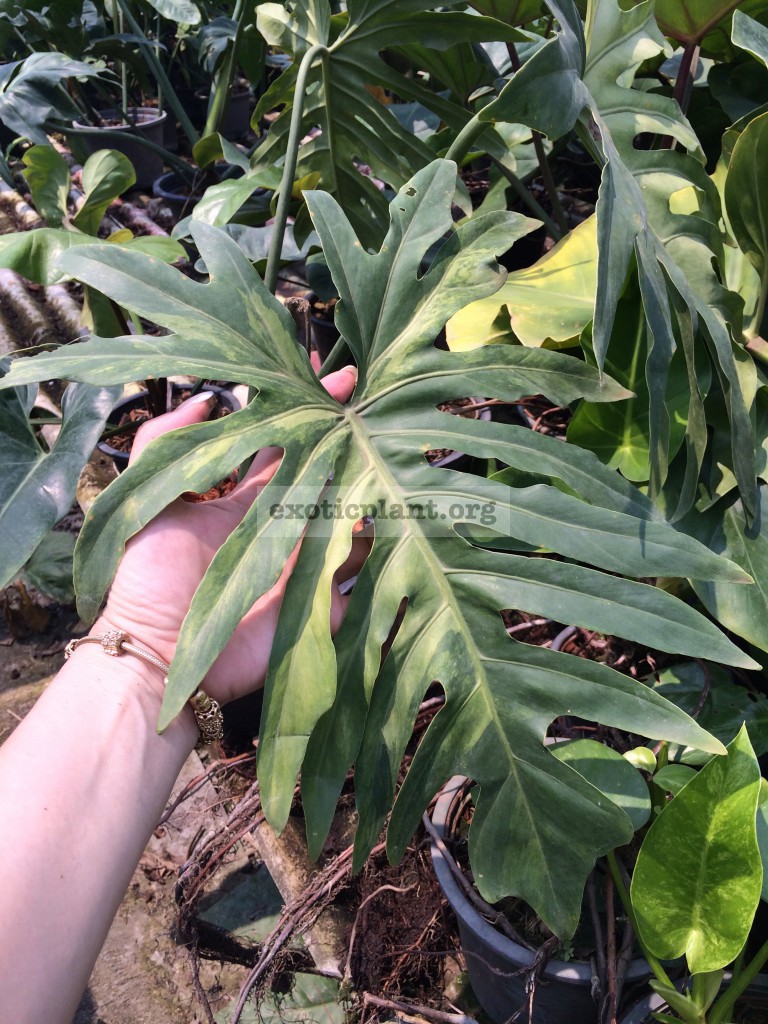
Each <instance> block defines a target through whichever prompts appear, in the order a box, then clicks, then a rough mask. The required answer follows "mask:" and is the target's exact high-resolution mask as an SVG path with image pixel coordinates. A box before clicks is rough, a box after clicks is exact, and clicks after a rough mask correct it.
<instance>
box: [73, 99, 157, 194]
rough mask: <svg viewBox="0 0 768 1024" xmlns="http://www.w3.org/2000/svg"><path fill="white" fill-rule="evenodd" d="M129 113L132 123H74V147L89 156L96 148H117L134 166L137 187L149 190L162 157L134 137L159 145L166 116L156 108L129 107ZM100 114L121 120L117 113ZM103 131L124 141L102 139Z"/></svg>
mask: <svg viewBox="0 0 768 1024" xmlns="http://www.w3.org/2000/svg"><path fill="white" fill-rule="evenodd" d="M128 114H129V115H130V116H131V117H133V118H135V120H136V123H135V124H115V125H104V126H102V127H98V126H95V125H90V124H80V122H79V121H75V122H74V123H73V127H74V128H75V129H76V132H75V133H73V135H74V146H75V148H80V149H82V150H84V151H85V153H86V154H87V155H89V156H90V154H91V153H95V152H96V151H97V150H99V149H116V150H117V151H118V152H119V153H122V154H123V155H124V156H127V157H128V159H129V160H130V161H131V163H132V164H133V169H134V170H135V171H136V187H137V188H148V187H149V186H150V185H151V184H152V182H153V181H154V180H155V178H157V177H159V176H160V175H161V174H162V172H163V158H162V157H161V156H160V154H159V153H155V152H153V151H152V150H151V149H148V148H147V147H146V146H143V145H142V144H141V143H140V142H137V141H136V139H135V136H136V135H140V136H142V137H143V138H145V139H147V140H148V141H149V142H153V143H155V145H157V146H162V145H163V132H164V124H165V121H166V118H167V116H168V115H167V114H166V112H165V111H164V110H160V111H158V110H157V108H156V107H131V108H130V109H129V110H128ZM100 115H101V117H102V118H103V119H104V120H117V119H118V118H120V117H121V114H119V113H118V111H116V110H102V111H100ZM105 131H109V132H119V133H120V134H121V135H123V136H124V138H115V137H114V136H112V135H109V136H106V137H105V136H104V132H105Z"/></svg>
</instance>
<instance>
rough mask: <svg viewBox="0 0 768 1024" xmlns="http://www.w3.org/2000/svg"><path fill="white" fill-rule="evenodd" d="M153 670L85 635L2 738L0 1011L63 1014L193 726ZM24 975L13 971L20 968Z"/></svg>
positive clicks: (14, 1023) (2, 1015)
mask: <svg viewBox="0 0 768 1024" xmlns="http://www.w3.org/2000/svg"><path fill="white" fill-rule="evenodd" d="M162 689H163V685H162V673H161V672H160V671H159V670H158V669H156V668H154V667H153V666H150V665H147V664H145V663H144V662H142V661H141V660H140V659H138V658H135V657H131V656H124V657H121V658H110V657H108V656H107V655H106V654H105V653H104V652H103V651H102V650H101V649H100V648H99V647H98V646H96V645H93V646H91V645H88V646H83V647H81V648H80V649H78V651H77V652H76V654H75V656H73V657H72V659H71V660H70V661H69V662H67V664H66V665H65V666H64V668H63V669H62V671H61V672H60V673H59V675H58V676H57V677H56V679H55V680H54V681H53V682H52V683H51V685H50V687H49V688H48V690H47V691H46V693H45V694H44V695H43V697H42V698H41V699H40V701H39V702H38V704H37V705H36V706H35V708H34V709H33V711H32V712H31V713H30V715H29V716H28V717H27V718H26V719H25V720H24V722H23V723H22V724H21V725H20V726H19V728H18V729H17V730H16V732H15V733H14V734H13V736H11V738H10V739H9V740H8V741H7V742H6V744H5V745H4V747H3V749H2V751H0V779H1V780H2V783H1V784H0V821H2V823H3V826H2V837H1V838H0V850H2V853H1V854H0V862H1V863H2V885H1V886H0V991H2V992H3V998H2V1000H0V1022H2V1024H27V1022H30V1024H32V1022H34V1024H39V1022H40V1021H42V1020H45V1021H46V1022H47V1024H55V1022H57V1021H61V1022H62V1024H65V1022H66V1024H69V1021H70V1020H71V1018H72V1015H73V1013H74V1009H75V1007H76V1005H77V1001H78V999H79V997H80V994H81V992H82V989H83V988H84V987H85V984H86V983H87V980H88V976H89V974H90V970H91V967H92V965H93V962H94V961H95V959H96V956H97V955H98V952H99V949H100V948H101V945H102V943H103V941H104V938H105V936H106V933H107V931H108V929H109V925H110V923H111V921H112V918H113V916H114V913H115V911H116V909H117V906H118V904H119V902H120V899H121V897H122V895H123V893H124V891H125V889H126V887H127V885H128V883H129V881H130V878H131V875H132V873H133V871H134V869H135V866H136V864H137V862H138V860H139V857H140V856H141V853H142V851H143V849H144V847H145V845H146V843H147V840H148V838H149V836H150V835H151V833H152V829H153V828H154V826H155V824H156V822H157V820H158V818H159V816H160V814H161V812H162V808H163V806H164V804H165V802H166V800H167V798H168V795H169V793H170V791H171V788H172V786H173V783H174V781H175V779H176V777H177V775H178V772H179V770H180V768H181V766H182V764H183V763H184V760H185V759H186V757H187V756H188V754H189V753H190V751H191V749H192V747H193V746H194V743H195V739H196V736H197V731H196V726H195V723H194V719H193V717H192V714H191V712H189V711H188V710H185V711H184V712H183V713H182V715H181V716H180V717H179V718H178V719H177V720H176V721H175V722H174V723H173V724H172V725H171V726H170V727H169V729H168V730H166V732H165V733H164V734H163V735H162V736H158V735H157V733H156V722H157V716H158V712H159V708H160V702H161V700H162ZM22 979H23V981H22Z"/></svg>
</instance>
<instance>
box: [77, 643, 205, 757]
mask: <svg viewBox="0 0 768 1024" xmlns="http://www.w3.org/2000/svg"><path fill="white" fill-rule="evenodd" d="M80 644H100V646H101V649H102V650H103V651H104V652H105V653H106V654H109V655H110V657H113V658H119V657H120V655H121V654H133V655H134V656H135V657H137V658H141V659H142V661H146V662H148V663H149V664H150V665H154V666H155V667H156V668H159V669H160V670H161V671H162V673H163V684H164V685H166V684H167V683H168V672H169V671H170V667H171V666H170V665H166V663H165V662H164V661H161V660H160V658H156V657H155V655H154V654H150V652H149V651H144V650H142V648H141V647H136V645H135V644H132V643H131V642H130V640H129V637H128V634H127V633H126V632H125V631H124V630H122V629H109V630H107V632H106V633H102V635H101V636H83V637H80V638H79V639H78V640H70V641H69V643H68V644H67V646H66V647H65V648H64V658H65V660H66V659H67V658H71V657H72V655H73V654H74V652H75V650H76V649H77V648H78V647H79V646H80ZM188 703H189V706H190V707H191V708H192V714H193V715H194V716H195V721H196V722H197V728H198V729H199V731H200V738H199V740H198V741H197V744H196V746H197V747H202V746H205V744H207V743H216V742H218V741H219V740H220V739H221V738H222V736H223V735H224V716H223V715H222V713H221V706H220V705H219V703H218V701H215V700H213V698H212V697H209V696H208V694H207V693H206V692H205V691H204V690H198V691H197V693H195V694H193V695H192V696H191V697H190V698H189V702H188Z"/></svg>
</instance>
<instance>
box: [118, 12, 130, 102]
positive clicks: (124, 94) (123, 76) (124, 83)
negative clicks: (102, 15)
mask: <svg viewBox="0 0 768 1024" xmlns="http://www.w3.org/2000/svg"><path fill="white" fill-rule="evenodd" d="M116 13H117V31H118V32H119V33H120V35H124V33H125V20H124V19H125V12H124V11H123V10H122V8H121V9H120V10H118V11H117V12H116ZM120 110H121V112H122V113H123V115H124V116H125V117H127V116H128V66H127V64H126V63H125V61H124V60H121V61H120Z"/></svg>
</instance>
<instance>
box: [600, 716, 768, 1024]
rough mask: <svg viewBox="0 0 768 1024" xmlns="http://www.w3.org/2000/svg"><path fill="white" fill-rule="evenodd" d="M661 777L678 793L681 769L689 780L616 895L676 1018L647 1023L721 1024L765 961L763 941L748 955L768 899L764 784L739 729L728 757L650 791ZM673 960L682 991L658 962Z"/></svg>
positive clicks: (660, 819) (677, 768) (666, 1016)
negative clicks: (685, 984)
mask: <svg viewBox="0 0 768 1024" xmlns="http://www.w3.org/2000/svg"><path fill="white" fill-rule="evenodd" d="M665 771H671V772H673V773H675V774H672V775H670V776H669V778H670V782H671V783H672V784H673V785H674V787H675V789H677V786H678V784H679V782H680V775H679V773H680V772H681V771H684V772H688V773H689V774H690V776H691V778H690V781H688V782H687V783H686V784H685V785H684V786H683V788H682V789H680V790H679V792H677V793H676V795H675V796H673V798H672V799H671V800H670V801H669V802H668V803H667V804H666V806H664V807H663V809H662V811H661V813H660V814H659V816H658V817H657V818H656V820H655V821H654V823H653V824H652V826H651V828H650V829H649V831H648V834H647V835H646V837H645V839H644V840H643V843H642V846H641V847H640V852H639V854H638V857H637V863H636V865H635V869H634V872H633V874H632V886H631V892H630V894H629V895H628V894H627V893H626V891H624V893H623V895H624V899H625V901H626V905H627V907H628V908H630V909H631V914H632V917H633V922H634V924H635V927H636V932H637V936H638V939H639V941H640V945H641V948H642V950H643V952H644V953H645V955H646V956H647V958H648V961H649V963H650V965H651V967H652V969H653V972H654V974H655V976H656V977H655V980H654V981H652V982H651V985H652V986H653V988H654V989H655V991H656V992H658V993H659V994H660V995H662V996H663V997H664V999H665V1000H666V1001H667V1003H668V1005H669V1008H670V1009H671V1010H673V1011H674V1013H675V1014H676V1016H672V1015H671V1014H668V1013H663V1012H660V1013H654V1014H653V1017H654V1019H655V1020H658V1021H661V1022H664V1024H674V1022H675V1021H680V1020H682V1021H684V1022H685V1024H725V1022H727V1021H730V1020H732V1019H733V1016H732V1015H733V1010H734V1006H735V1004H736V1002H737V1000H738V998H739V997H740V996H741V995H742V994H743V992H744V991H745V989H746V988H747V986H748V985H749V983H750V982H751V981H752V979H753V978H754V977H755V975H756V974H757V973H758V972H759V971H760V969H761V968H762V967H763V965H764V964H765V962H766V960H768V942H763V943H762V945H761V946H760V947H759V948H758V949H757V950H753V951H752V952H751V953H750V954H749V959H747V958H746V956H745V945H746V942H747V939H748V937H749V934H750V929H751V927H752V922H753V918H754V916H755V911H756V909H757V906H758V903H759V902H760V899H761V897H762V898H763V899H765V898H766V895H768V887H767V886H766V883H765V880H764V878H763V865H762V863H761V858H760V847H759V845H758V830H759V831H760V832H761V833H762V840H763V843H762V845H763V846H765V816H764V807H765V792H764V790H765V789H766V783H765V781H764V780H761V778H760V768H759V766H758V763H757V758H756V757H755V753H754V750H753V749H752V745H751V743H750V740H749V736H748V735H747V730H746V727H744V726H743V727H742V729H741V730H740V732H739V734H738V735H737V736H736V737H735V739H733V740H732V741H731V743H729V745H728V754H727V756H726V757H716V758H712V759H711V760H710V761H709V762H708V763H707V764H706V765H705V766H704V767H703V768H702V769H701V771H699V772H698V773H696V772H695V771H694V770H693V769H692V768H683V766H680V765H675V766H670V768H669V769H662V770H661V771H660V772H658V773H657V774H656V775H655V776H654V782H655V783H656V785H657V786H662V787H663V786H664V779H665V776H664V772H665ZM756 822H757V823H758V827H757V828H756ZM764 853H765V851H764ZM616 878H617V882H618V884H619V886H620V887H622V889H623V885H622V882H621V879H620V878H619V877H618V875H617V876H616ZM680 956H685V961H686V966H687V969H688V972H689V973H690V975H691V986H690V989H689V990H687V991H683V992H681V991H679V989H677V988H676V987H675V986H674V984H673V983H672V981H671V980H670V978H669V976H668V974H667V972H666V970H665V969H664V967H663V966H662V964H661V963H660V960H664V961H668V960H672V959H675V958H677V957H680ZM732 963H733V968H732V974H731V977H730V979H729V981H728V983H727V985H726V986H725V987H723V980H724V968H725V967H727V966H728V965H729V964H732Z"/></svg>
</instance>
